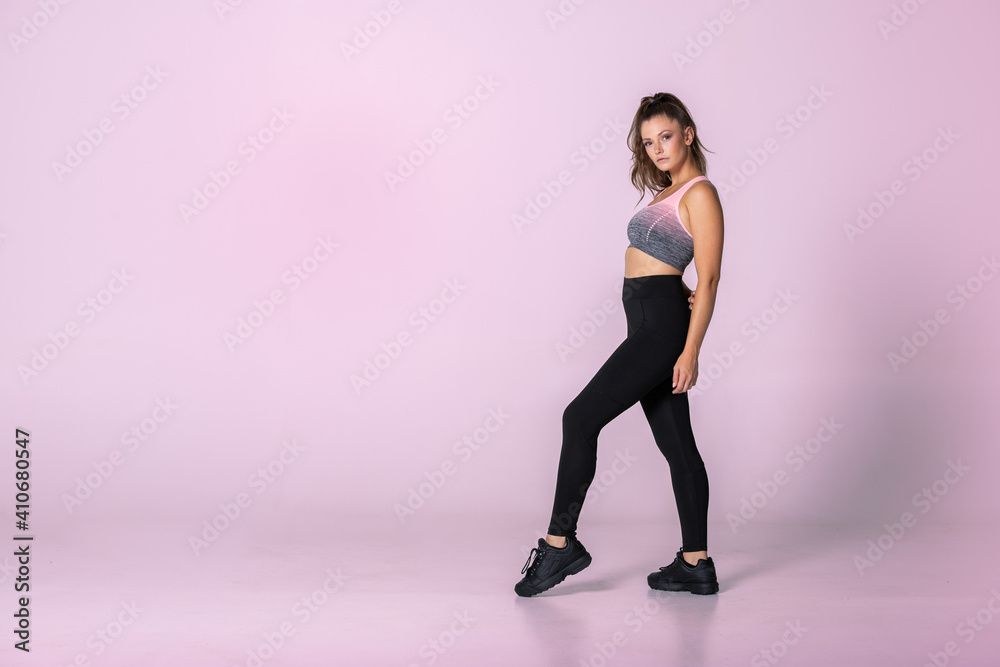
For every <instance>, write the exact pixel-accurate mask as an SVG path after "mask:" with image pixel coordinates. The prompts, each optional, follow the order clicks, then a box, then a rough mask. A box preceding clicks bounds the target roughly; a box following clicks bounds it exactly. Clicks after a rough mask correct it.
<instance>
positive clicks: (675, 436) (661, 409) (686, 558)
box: [514, 93, 723, 597]
mask: <svg viewBox="0 0 1000 667" xmlns="http://www.w3.org/2000/svg"><path fill="white" fill-rule="evenodd" d="M628 144H629V148H631V149H632V184H633V185H635V187H636V189H638V190H639V192H640V193H641V194H640V197H639V199H640V201H641V200H642V196H643V195H645V191H646V188H649V189H650V191H655V190H657V189H660V192H659V193H658V194H657V195H656V197H655V198H654V199H653V201H652V203H650V204H649V205H648V206H646V207H643V209H642V210H640V211H639V212H638V213H636V214H635V215H634V216H633V217H632V219H631V220H630V221H629V224H628V238H629V246H628V248H627V249H626V251H625V280H624V285H623V288H622V303H623V304H624V309H625V318H626V321H627V324H628V332H627V333H628V336H627V338H626V339H625V341H624V342H622V343H621V345H619V346H618V348H617V349H616V350H615V351H614V352H613V353H612V354H611V357H610V358H608V360H607V361H606V362H605V363H604V365H603V366H601V368H600V370H599V371H598V372H597V374H596V375H595V376H594V377H593V379H592V380H591V381H590V382H589V383H588V384H587V386H586V387H584V388H583V391H581V392H580V394H579V395H578V396H577V397H576V398H574V399H573V401H571V402H570V404H569V405H568V406H567V407H566V410H565V411H564V413H563V441H562V450H561V453H560V457H559V468H558V476H557V480H556V491H555V501H554V503H553V507H552V516H551V519H550V522H549V528H548V534H547V535H546V536H545V539H544V540H543V539H541V538H539V540H538V547H537V548H533V549H532V550H531V554H529V556H528V562H526V563H525V564H524V568H522V570H521V573H522V574H524V575H525V576H524V578H523V579H521V581H519V582H518V583H517V584H516V585H515V586H514V591H515V592H516V593H517V594H518V595H521V596H525V597H528V596H531V595H536V594H538V593H541V592H542V591H545V590H548V589H549V588H552V587H553V586H555V585H556V584H558V583H559V582H561V581H562V580H563V579H565V578H566V577H567V576H568V575H571V574H576V573H577V572H580V571H581V570H583V569H584V568H585V567H587V566H588V565H590V562H591V556H590V554H589V553H587V550H586V549H585V548H584V547H583V545H582V544H581V543H580V541H579V540H578V539H577V538H576V527H577V520H578V518H579V515H580V510H581V507H582V505H583V500H584V498H585V496H586V495H587V489H589V488H590V484H591V482H592V481H593V479H594V474H595V472H596V468H597V436H598V434H599V433H600V431H601V429H602V428H604V426H606V425H607V424H608V423H610V422H611V420H613V419H614V418H615V417H617V416H618V415H620V414H621V413H622V412H624V411H625V410H627V409H628V408H629V407H631V406H633V405H635V403H636V402H639V403H641V404H642V410H643V412H644V413H645V415H646V419H647V420H648V421H649V425H650V428H651V429H652V432H653V438H654V439H655V440H656V445H657V447H659V449H660V451H661V452H662V453H663V456H664V457H666V459H667V463H668V464H669V467H670V477H671V482H672V485H673V490H674V498H675V500H676V502H677V513H678V516H679V518H680V524H681V537H682V541H683V544H682V546H681V548H680V550H679V551H678V552H677V554H676V557H675V558H674V561H673V562H672V563H671V564H670V565H667V566H665V567H661V568H660V569H659V571H657V572H654V573H652V574H650V575H649V576H648V577H647V581H648V583H649V586H650V587H651V588H654V589H658V590H668V591H690V592H692V593H698V594H711V593H716V592H718V590H719V584H718V580H717V578H716V573H715V564H714V562H713V561H712V559H711V558H710V557H709V556H708V544H707V531H708V476H707V474H706V472H705V465H704V463H703V462H702V459H701V456H700V454H699V453H698V449H697V447H696V446H695V441H694V434H693V433H692V431H691V420H690V414H689V412H688V399H687V393H685V392H687V390H688V389H690V388H691V387H693V386H694V384H695V382H696V381H697V379H698V352H699V351H700V350H701V344H702V341H703V340H704V338H705V332H706V330H707V329H708V323H709V321H710V320H711V318H712V311H713V310H714V308H715V297H716V290H717V289H718V284H719V272H720V268H721V264H722V237H723V229H722V227H723V224H722V205H721V203H720V201H719V196H718V193H717V192H716V190H715V187H714V186H713V185H712V184H711V183H710V182H709V181H708V179H707V178H706V177H705V175H704V173H705V171H706V167H707V164H706V160H705V155H704V152H703V146H702V145H701V142H700V140H699V138H698V134H697V129H696V127H695V124H694V121H693V120H692V119H691V115H690V113H689V112H688V110H687V107H685V106H684V104H683V103H682V102H681V101H680V100H679V99H678V98H677V97H676V96H674V95H671V94H669V93H658V94H656V95H653V96H647V97H644V98H642V101H641V102H640V104H639V109H638V111H637V112H636V114H635V117H634V118H633V120H632V127H631V130H630V131H629V136H628ZM692 259H693V260H694V263H695V268H696V269H697V272H698V289H697V290H696V291H695V292H692V291H691V290H690V289H689V288H688V287H687V286H686V285H685V284H684V281H683V280H682V279H681V276H682V275H683V273H684V269H685V267H686V266H687V265H688V263H690V262H691V260H692ZM532 558H534V562H532Z"/></svg>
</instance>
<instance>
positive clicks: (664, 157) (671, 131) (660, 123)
mask: <svg viewBox="0 0 1000 667" xmlns="http://www.w3.org/2000/svg"><path fill="white" fill-rule="evenodd" d="M639 136H641V137H642V145H643V146H645V147H646V155H648V156H649V159H650V160H651V161H652V162H653V164H655V165H656V166H657V167H658V168H659V169H660V171H669V170H671V169H674V170H675V171H676V170H677V169H679V168H680V166H681V164H682V163H683V161H684V158H686V157H687V151H688V149H687V144H686V143H685V140H684V134H683V133H682V132H681V127H680V123H678V122H677V121H676V120H674V119H672V118H667V117H666V116H654V117H653V118H650V119H649V120H647V121H645V122H643V124H642V125H640V126H639Z"/></svg>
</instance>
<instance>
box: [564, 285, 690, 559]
mask: <svg viewBox="0 0 1000 667" xmlns="http://www.w3.org/2000/svg"><path fill="white" fill-rule="evenodd" d="M622 304H623V305H624V308H625V319H626V322H627V323H628V336H627V338H626V339H625V340H624V341H623V342H622V343H621V345H619V346H618V348H617V349H615V351H614V352H613V353H612V354H611V356H610V357H609V358H608V360H607V361H606V362H604V365H603V366H601V368H600V370H598V371H597V374H596V375H595V376H594V377H593V379H592V380H591V381H590V382H589V383H588V384H587V386H586V387H584V388H583V390H582V391H581V392H580V393H579V395H577V397H576V398H574V399H573V400H572V401H571V402H570V404H569V405H568V406H567V407H566V410H565V411H564V412H563V441H562V451H561V453H560V456H559V473H558V478H557V480H556V493H555V502H554V503H553V506H552V518H551V520H550V523H549V529H548V532H549V534H550V535H564V536H570V535H574V536H575V535H576V527H577V520H578V518H579V515H580V510H581V508H582V506H583V500H584V498H585V497H586V495H587V490H588V489H589V488H590V484H591V482H593V481H594V475H595V473H596V471H597V436H598V434H599V433H600V432H601V429H602V428H604V427H605V426H606V425H607V424H608V423H610V422H611V420H613V419H614V418H615V417H617V416H618V415H620V414H621V413H623V412H624V411H625V410H627V409H628V408H630V407H632V406H633V405H635V403H636V401H638V402H639V403H641V404H642V411H643V412H644V413H645V415H646V419H647V420H648V421H649V426H650V429H652V431H653V438H654V440H656V445H657V447H659V448H660V451H661V452H662V453H663V456H664V457H665V458H666V459H667V463H668V464H669V466H670V478H671V482H672V484H673V488H674V498H675V500H676V501H677V514H678V516H679V518H680V524H681V537H682V539H683V546H682V547H681V550H682V551H687V552H690V551H707V550H708V536H707V533H708V475H707V473H706V472H705V464H704V463H703V462H702V460H701V455H700V454H699V453H698V448H697V447H696V446H695V442H694V433H693V432H692V431H691V417H690V413H689V412H688V397H687V393H679V394H674V393H672V392H673V386H672V382H673V372H674V364H675V363H677V358H678V357H679V356H680V354H681V352H682V351H683V350H684V344H685V342H686V340H687V332H688V325H689V324H690V322H691V310H690V308H689V306H688V300H687V297H686V296H685V294H684V288H683V287H682V283H681V276H679V275H654V276H645V277H641V278H625V282H624V285H623V287H622Z"/></svg>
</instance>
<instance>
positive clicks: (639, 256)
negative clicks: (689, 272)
mask: <svg viewBox="0 0 1000 667" xmlns="http://www.w3.org/2000/svg"><path fill="white" fill-rule="evenodd" d="M657 275H667V276H681V275H684V272H683V271H678V270H677V268H676V267H674V266H670V265H669V264H667V263H666V262H661V261H660V260H658V259H656V258H655V257H651V256H650V255H647V254H646V253H644V252H643V251H641V250H639V249H638V248H633V247H628V248H626V249H625V277H626V278H641V277H643V276H657Z"/></svg>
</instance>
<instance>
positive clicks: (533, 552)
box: [521, 547, 545, 574]
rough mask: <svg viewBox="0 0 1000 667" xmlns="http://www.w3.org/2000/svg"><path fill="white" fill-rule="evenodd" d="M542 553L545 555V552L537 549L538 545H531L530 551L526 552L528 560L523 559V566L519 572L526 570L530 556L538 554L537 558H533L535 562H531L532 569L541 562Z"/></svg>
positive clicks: (522, 572)
mask: <svg viewBox="0 0 1000 667" xmlns="http://www.w3.org/2000/svg"><path fill="white" fill-rule="evenodd" d="M544 555H545V552H544V551H539V549H538V547H531V553H529V554H528V560H526V561H524V567H522V568H521V574H524V573H525V572H527V571H528V564H529V563H531V559H532V557H534V556H538V558H535V562H534V563H532V565H531V569H532V570H534V568H535V567H536V566H537V565H538V564H539V563H541V562H542V556H544Z"/></svg>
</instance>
